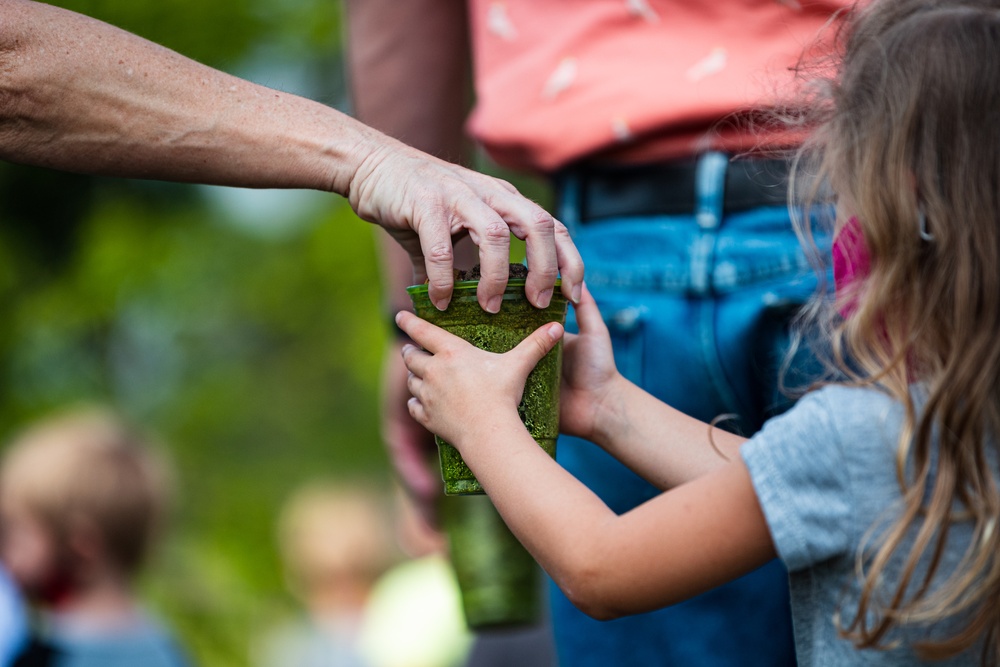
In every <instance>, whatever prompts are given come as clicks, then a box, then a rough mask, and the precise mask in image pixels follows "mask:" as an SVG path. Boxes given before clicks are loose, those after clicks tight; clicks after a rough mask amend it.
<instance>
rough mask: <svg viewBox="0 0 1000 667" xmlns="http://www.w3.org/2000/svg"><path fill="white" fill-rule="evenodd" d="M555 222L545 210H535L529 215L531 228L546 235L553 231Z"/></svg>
mask: <svg viewBox="0 0 1000 667" xmlns="http://www.w3.org/2000/svg"><path fill="white" fill-rule="evenodd" d="M555 225H556V221H555V218H553V217H552V216H551V215H549V213H547V212H546V211H545V209H542V208H537V209H536V210H535V211H534V212H533V213H532V214H531V226H532V227H534V228H535V229H536V230H539V231H542V232H545V233H546V234H549V233H552V232H554V230H555Z"/></svg>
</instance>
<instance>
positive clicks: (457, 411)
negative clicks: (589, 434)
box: [396, 311, 563, 453]
mask: <svg viewBox="0 0 1000 667" xmlns="http://www.w3.org/2000/svg"><path fill="white" fill-rule="evenodd" d="M396 322H397V323H398V324H399V326H400V327H401V328H402V329H403V331H405V332H406V333H407V335H409V336H410V338H412V339H413V341H414V342H415V343H417V344H418V345H420V346H421V347H423V349H420V348H418V347H416V346H415V345H406V346H404V347H403V362H404V363H405V364H406V368H407V369H408V370H409V371H410V375H409V378H408V381H407V387H408V388H409V390H410V393H411V394H413V398H411V399H410V400H409V403H408V406H409V409H410V414H411V415H413V418H414V419H416V420H417V421H418V422H420V423H421V424H423V425H424V426H425V427H426V428H427V429H428V430H430V431H432V432H433V433H436V434H438V435H439V436H441V437H442V438H444V439H445V440H447V441H448V442H449V443H451V444H452V445H454V446H455V447H456V448H457V449H458V450H459V452H463V453H464V450H465V448H466V447H468V446H469V444H470V443H475V442H482V441H483V440H484V436H487V435H488V434H489V433H490V432H491V431H493V430H494V429H495V428H496V427H500V426H504V427H506V426H509V425H510V424H511V423H517V424H520V422H521V420H520V417H519V416H518V414H517V406H518V404H519V403H520V402H521V395H522V394H523V393H524V383H525V380H526V379H527V377H528V374H529V373H530V372H531V370H532V369H533V368H534V367H535V366H536V365H537V364H538V362H539V361H541V359H542V357H544V356H545V355H546V354H547V353H548V352H549V350H551V349H552V348H553V347H555V344H556V343H557V342H558V341H559V339H561V338H562V335H563V328H562V325H560V324H557V323H551V324H546V325H544V326H542V327H539V328H538V329H536V330H535V331H534V332H532V333H531V334H530V335H529V336H528V337H527V338H525V339H524V340H523V341H521V342H520V343H519V344H518V345H517V347H515V348H514V349H512V350H511V351H509V352H506V353H504V354H497V353H494V352H486V351H485V350H480V349H478V348H476V347H474V346H473V345H471V344H470V343H468V342H466V341H464V340H462V339H461V338H459V337H458V336H455V335H453V334H450V333H448V332H447V331H445V330H444V329H441V328H440V327H437V326H435V325H433V324H431V323H430V322H426V321H424V320H421V319H420V318H418V317H417V316H416V315H414V314H413V313H409V312H405V311H404V312H401V313H399V315H397V316H396ZM484 396H488V397H489V400H483V397H484ZM485 439H488V438H485Z"/></svg>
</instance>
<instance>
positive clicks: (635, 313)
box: [602, 305, 648, 387]
mask: <svg viewBox="0 0 1000 667" xmlns="http://www.w3.org/2000/svg"><path fill="white" fill-rule="evenodd" d="M602 313H603V315H604V322H605V323H606V324H607V326H608V332H609V333H610V334H611V347H612V349H613V350H614V353H615V363H616V364H617V365H618V372H619V373H621V374H622V375H623V376H624V377H625V379H627V380H629V381H630V382H633V383H635V384H637V385H639V386H640V387H641V386H643V380H644V379H645V360H646V352H645V348H646V336H645V330H646V315H647V313H648V310H647V309H646V308H645V307H644V306H636V305H627V306H611V307H607V308H602Z"/></svg>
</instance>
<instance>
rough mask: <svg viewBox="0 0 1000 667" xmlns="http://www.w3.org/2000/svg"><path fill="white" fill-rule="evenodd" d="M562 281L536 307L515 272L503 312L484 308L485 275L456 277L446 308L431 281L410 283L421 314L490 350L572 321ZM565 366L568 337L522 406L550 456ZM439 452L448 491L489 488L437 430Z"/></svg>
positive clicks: (533, 380)
mask: <svg viewBox="0 0 1000 667" xmlns="http://www.w3.org/2000/svg"><path fill="white" fill-rule="evenodd" d="M559 284H560V281H558V280H557V281H556V288H557V289H556V290H555V292H554V294H553V296H552V301H551V303H549V306H548V307H547V308H535V307H534V306H532V305H531V303H529V302H528V299H527V297H525V295H524V279H523V278H513V279H511V280H510V281H509V282H508V283H507V289H506V290H505V291H504V295H503V305H502V306H501V307H500V312H499V313H496V314H491V313H488V312H486V311H485V310H483V309H482V308H481V307H480V306H479V302H478V301H477V300H476V288H477V287H478V285H479V281H476V280H467V281H459V282H456V283H455V290H454V292H453V293H452V297H451V303H450V304H449V305H448V308H447V310H444V311H440V310H438V309H437V308H436V307H435V306H434V304H432V303H431V300H430V297H429V296H428V294H427V285H414V286H412V287H408V288H407V289H406V291H407V292H409V294H410V299H411V300H412V301H413V309H414V311H415V312H416V314H417V315H418V316H419V317H420V318H422V319H425V320H427V321H428V322H433V323H434V324H436V325H438V326H439V327H441V328H442V329H445V330H446V331H450V332H451V333H453V334H455V335H456V336H458V337H460V338H462V339H464V340H467V341H469V342H470V343H472V344H473V345H475V346H476V347H478V348H480V349H482V350H487V351H489V352H507V351H509V350H511V349H512V348H514V347H515V346H517V344H518V343H520V342H521V341H522V340H524V339H525V338H527V336H528V334H530V333H531V332H532V331H534V330H535V329H537V328H538V327H540V326H542V325H544V324H547V323H549V322H559V323H560V324H563V323H565V322H566V307H567V301H566V298H565V297H564V296H562V294H560V293H559V291H558V287H559ZM561 371H562V341H560V342H559V343H557V344H556V346H555V347H554V348H553V349H552V350H551V351H550V352H549V353H548V354H546V355H545V356H544V357H543V358H542V360H541V361H540V362H539V363H538V365H537V366H536V367H535V369H534V370H533V371H532V372H531V373H530V374H529V375H528V379H527V381H526V382H525V384H524V394H523V396H522V398H521V403H520V405H518V407H517V412H518V414H519V415H520V417H521V421H522V422H524V425H525V426H526V427H527V429H528V432H529V433H531V436H532V437H533V438H534V439H535V442H537V443H538V444H539V446H540V447H541V448H542V449H544V450H545V451H546V452H547V453H548V454H549V456H552V457H555V455H556V438H557V437H558V436H559V376H560V373H561ZM435 440H436V441H437V445H438V457H439V458H440V461H441V478H442V479H443V481H444V492H445V494H446V495H449V496H453V495H469V494H481V493H483V487H482V486H480V484H479V482H478V481H477V480H476V477H475V475H473V474H472V471H471V470H469V466H467V465H466V464H465V461H463V460H462V456H461V454H459V453H458V450H457V449H455V448H454V447H452V446H451V445H450V444H448V443H447V442H445V441H444V440H442V439H441V438H438V437H437V436H435Z"/></svg>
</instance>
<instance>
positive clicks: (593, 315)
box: [573, 283, 607, 333]
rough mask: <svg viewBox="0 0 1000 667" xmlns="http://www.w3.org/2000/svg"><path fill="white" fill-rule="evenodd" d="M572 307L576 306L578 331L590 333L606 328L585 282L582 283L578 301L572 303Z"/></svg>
mask: <svg viewBox="0 0 1000 667" xmlns="http://www.w3.org/2000/svg"><path fill="white" fill-rule="evenodd" d="M573 307H574V308H576V321H577V324H578V325H579V326H580V333H591V332H595V331H600V330H602V329H605V328H607V325H605V324H604V318H603V317H602V316H601V311H600V310H599V309H598V308H597V302H596V301H594V296H593V295H592V294H591V293H590V290H589V289H587V284H586V283H584V284H583V290H582V293H581V295H580V301H579V303H575V304H573Z"/></svg>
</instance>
